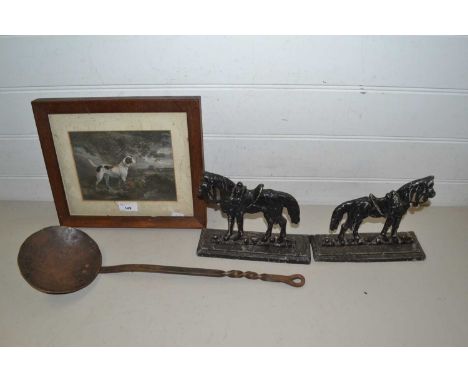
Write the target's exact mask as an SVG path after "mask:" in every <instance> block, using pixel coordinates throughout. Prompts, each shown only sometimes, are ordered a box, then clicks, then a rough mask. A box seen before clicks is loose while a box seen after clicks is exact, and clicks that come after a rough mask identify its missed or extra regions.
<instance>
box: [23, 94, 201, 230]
mask: <svg viewBox="0 0 468 382" xmlns="http://www.w3.org/2000/svg"><path fill="white" fill-rule="evenodd" d="M32 107H33V111H34V117H35V120H36V125H37V130H38V134H39V139H40V142H41V147H42V152H43V154H44V160H45V164H46V167H47V173H48V175H49V181H50V185H51V188H52V193H53V196H54V201H55V206H56V209H57V214H58V217H59V221H60V224H62V225H67V226H73V227H172V228H201V227H205V226H206V206H205V203H204V202H203V201H202V200H200V199H199V198H198V197H197V195H198V186H199V185H198V183H199V181H200V179H201V176H202V174H203V146H202V145H203V139H202V128H201V107H200V98H199V97H135V98H70V99H67V98H66V99H37V100H35V101H33V102H32Z"/></svg>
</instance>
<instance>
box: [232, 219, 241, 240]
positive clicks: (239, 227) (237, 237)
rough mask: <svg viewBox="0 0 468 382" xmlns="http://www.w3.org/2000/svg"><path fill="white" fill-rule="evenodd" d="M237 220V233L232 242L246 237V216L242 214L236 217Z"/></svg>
mask: <svg viewBox="0 0 468 382" xmlns="http://www.w3.org/2000/svg"><path fill="white" fill-rule="evenodd" d="M235 219H236V221H237V233H236V235H235V236H234V237H233V238H232V240H239V239H240V238H241V237H242V236H244V215H243V214H241V213H240V214H238V215H236V217H235Z"/></svg>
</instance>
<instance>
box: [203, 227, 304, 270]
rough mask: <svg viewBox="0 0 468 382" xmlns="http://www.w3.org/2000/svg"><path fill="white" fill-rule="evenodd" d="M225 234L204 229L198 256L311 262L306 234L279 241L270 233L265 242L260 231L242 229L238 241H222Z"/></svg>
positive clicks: (281, 261)
mask: <svg viewBox="0 0 468 382" xmlns="http://www.w3.org/2000/svg"><path fill="white" fill-rule="evenodd" d="M224 234H225V231H223V230H218V229H203V230H202V232H201V234H200V241H199V242H198V248H197V254H198V256H206V257H222V258H226V259H238V260H257V261H271V262H278V263H295V264H310V261H311V254H310V244H309V238H308V237H307V236H305V235H287V236H286V239H284V240H283V241H281V242H278V240H277V237H275V236H274V235H273V236H271V237H270V239H269V240H268V241H266V242H265V241H262V238H263V237H264V235H263V234H261V233H259V232H244V233H243V237H242V239H240V240H232V239H229V240H225V239H224V237H223V236H224Z"/></svg>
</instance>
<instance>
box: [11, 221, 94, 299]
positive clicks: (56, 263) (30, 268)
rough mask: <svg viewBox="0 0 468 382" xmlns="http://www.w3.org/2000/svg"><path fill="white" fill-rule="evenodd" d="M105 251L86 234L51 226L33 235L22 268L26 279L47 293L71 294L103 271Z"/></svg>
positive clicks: (24, 250) (23, 251)
mask: <svg viewBox="0 0 468 382" xmlns="http://www.w3.org/2000/svg"><path fill="white" fill-rule="evenodd" d="M101 262H102V257H101V252H100V250H99V247H98V246H97V244H96V243H95V241H94V240H93V239H91V238H90V237H89V236H88V235H87V234H86V233H84V232H83V231H80V230H77V229H74V228H69V227H48V228H44V229H42V230H40V231H38V232H36V233H34V234H32V235H31V236H29V237H28V238H27V239H26V241H25V242H24V243H23V245H22V246H21V248H20V251H19V254H18V266H19V269H20V271H21V274H22V275H23V277H24V278H25V280H26V281H27V282H28V283H29V284H30V285H31V286H33V287H34V288H36V289H38V290H40V291H41V292H46V293H54V294H60V293H71V292H75V291H77V290H79V289H81V288H84V287H85V286H87V285H89V284H90V283H91V282H92V281H93V280H94V279H95V278H96V276H97V274H98V273H99V270H100V268H101Z"/></svg>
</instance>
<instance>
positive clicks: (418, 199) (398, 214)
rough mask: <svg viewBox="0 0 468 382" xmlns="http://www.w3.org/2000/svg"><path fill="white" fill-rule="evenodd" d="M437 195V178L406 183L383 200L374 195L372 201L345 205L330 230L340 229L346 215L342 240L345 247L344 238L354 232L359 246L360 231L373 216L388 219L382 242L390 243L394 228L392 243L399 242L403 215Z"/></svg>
mask: <svg viewBox="0 0 468 382" xmlns="http://www.w3.org/2000/svg"><path fill="white" fill-rule="evenodd" d="M435 194H436V193H435V191H434V177H433V176H427V177H425V178H421V179H417V180H413V181H412V182H409V183H406V184H405V185H404V186H402V187H400V188H399V189H398V190H397V191H390V192H389V193H388V194H387V195H385V197H383V198H377V197H375V196H374V195H372V194H370V195H369V196H368V197H367V196H364V197H362V198H358V199H354V200H350V201H347V202H344V203H342V204H340V205H339V206H338V207H336V208H335V210H334V211H333V214H332V217H331V221H330V230H331V231H334V230H336V229H337V228H338V225H339V224H340V221H341V219H342V218H343V215H344V214H345V213H346V214H347V218H346V222H345V223H344V224H342V225H341V230H340V233H339V235H338V240H339V241H340V242H342V243H343V242H344V234H345V233H346V231H347V230H348V229H350V230H352V231H353V236H354V240H355V241H356V242H359V241H360V237H359V233H358V230H359V227H360V225H361V223H362V221H363V220H364V219H365V218H367V217H369V216H371V217H375V218H377V217H385V218H386V221H385V224H384V227H383V229H382V232H381V233H380V235H381V237H382V239H383V240H387V231H388V229H389V228H390V226H391V227H392V230H391V237H392V240H393V241H395V242H398V241H399V239H398V236H397V231H398V227H399V225H400V221H401V219H402V217H403V215H404V214H405V213H406V211H408V208H409V207H410V206H418V205H419V204H420V203H424V202H426V201H427V200H428V199H429V198H433V197H434V196H435Z"/></svg>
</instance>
